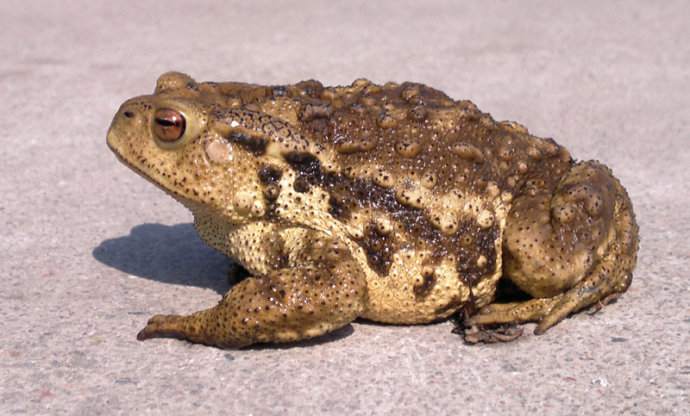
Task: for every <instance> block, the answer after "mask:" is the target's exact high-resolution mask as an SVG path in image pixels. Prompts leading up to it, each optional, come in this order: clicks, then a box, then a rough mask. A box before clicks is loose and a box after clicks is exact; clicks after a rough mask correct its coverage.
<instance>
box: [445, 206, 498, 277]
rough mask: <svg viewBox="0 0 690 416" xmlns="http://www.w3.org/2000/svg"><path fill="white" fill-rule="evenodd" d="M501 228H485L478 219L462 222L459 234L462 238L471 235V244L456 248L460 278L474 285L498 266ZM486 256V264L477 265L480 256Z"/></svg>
mask: <svg viewBox="0 0 690 416" xmlns="http://www.w3.org/2000/svg"><path fill="white" fill-rule="evenodd" d="M499 233H500V230H499V228H498V226H497V225H494V226H492V227H489V228H487V229H483V228H481V227H479V225H478V224H477V223H476V221H474V220H472V219H466V220H464V221H463V223H461V225H460V227H459V229H458V232H457V235H459V236H460V239H463V238H465V237H466V236H469V238H470V240H471V243H470V244H458V245H457V248H456V249H455V250H456V251H455V254H456V255H457V259H458V263H457V268H456V269H457V271H458V274H459V275H460V279H461V280H462V281H463V282H465V283H467V284H468V285H470V286H474V285H476V284H477V283H479V281H480V280H481V278H482V277H484V276H487V275H488V274H491V272H492V271H493V270H494V268H495V267H496V239H497V238H498V235H499ZM482 255H483V256H484V257H486V260H487V261H486V264H485V265H484V266H481V267H480V266H479V265H477V260H478V259H479V257H480V256H482Z"/></svg>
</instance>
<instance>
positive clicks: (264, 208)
mask: <svg viewBox="0 0 690 416" xmlns="http://www.w3.org/2000/svg"><path fill="white" fill-rule="evenodd" d="M107 142H108V146H109V147H110V149H111V150H112V151H113V152H114V153H115V154H116V155H117V157H118V158H119V159H120V160H121V161H122V162H123V163H124V164H126V165H127V166H128V167H130V168H131V169H133V170H134V171H135V172H137V173H139V174H140V175H141V176H143V177H144V178H146V179H147V180H149V181H151V182H152V183H154V184H155V185H157V186H158V187H159V188H161V189H162V190H163V191H165V192H166V193H168V194H169V195H170V196H172V197H173V198H175V199H176V200H178V201H179V202H181V203H182V204H183V205H184V206H185V207H187V208H188V209H189V210H191V211H192V213H193V214H194V225H195V228H196V230H197V232H198V234H199V236H200V237H201V238H202V239H203V240H204V241H205V242H206V243H208V244H209V245H211V246H212V247H214V248H216V249H217V250H219V251H221V252H222V253H225V254H226V255H228V256H229V257H231V258H232V259H234V260H235V261H236V262H237V263H238V264H239V265H241V266H242V267H243V268H244V269H246V271H247V273H248V276H247V277H246V278H244V279H243V280H241V281H239V282H238V283H237V284H235V285H234V286H233V287H232V288H231V290H230V291H229V292H228V293H227V294H226V295H225V296H224V297H223V298H222V300H221V301H220V302H219V303H218V304H217V305H215V306H213V307H211V308H209V309H206V310H203V311H199V312H196V313H193V314H191V315H189V316H182V315H156V316H154V317H153V318H151V319H150V320H149V321H148V324H147V325H146V326H145V328H144V329H142V330H141V332H139V334H138V336H137V338H138V339H139V340H145V339H148V338H151V337H154V336H160V335H168V336H170V335H172V336H175V337H179V338H181V339H186V340H189V341H191V342H198V343H204V344H208V345H215V346H218V347H227V348H240V347H244V346H248V345H251V344H254V343H278V342H290V341H295V340H301V339H306V338H311V337H316V336H319V335H322V334H324V333H327V332H329V331H333V330H335V329H337V328H340V327H342V326H344V325H346V324H348V323H350V322H352V321H353V320H354V319H356V318H364V319H368V320H372V321H377V322H386V323H393V324H423V323H429V322H432V321H437V320H440V319H443V318H447V317H449V316H451V315H453V314H458V313H459V314H460V316H462V319H463V320H464V325H465V326H466V327H468V328H470V329H472V330H471V331H468V333H471V334H473V335H471V336H468V340H470V338H471V339H474V340H477V339H478V340H492V339H502V337H501V336H498V337H496V336H492V335H491V331H492V330H495V329H494V328H495V327H496V326H497V325H506V324H507V325H512V326H514V325H516V324H520V323H525V322H536V324H537V325H536V329H535V331H534V332H535V334H541V333H543V332H544V331H546V330H547V329H549V328H550V327H552V326H553V325H554V324H556V323H558V322H559V321H561V320H563V319H564V318H565V317H566V316H568V315H569V314H571V313H574V312H577V311H580V310H582V309H584V308H587V307H590V306H594V307H601V306H602V305H604V304H606V303H607V302H609V301H610V300H612V299H615V298H616V297H618V296H619V295H620V294H622V293H623V292H625V291H626V290H627V288H628V287H629V286H630V283H631V281H632V270H633V268H634V267H635V262H636V255H637V249H638V228H637V224H636V222H635V216H634V213H633V209H632V205H631V202H630V199H629V197H628V195H627V193H626V191H625V189H624V188H623V186H621V184H620V182H619V181H618V180H617V179H616V178H615V177H614V176H613V175H612V173H611V171H610V170H609V169H608V168H607V167H606V166H604V165H603V164H601V163H599V162H597V161H583V162H579V161H576V160H574V159H573V158H572V157H571V155H570V153H569V152H568V151H567V150H566V149H565V148H563V147H562V146H560V145H558V144H556V143H555V142H554V141H553V140H551V139H541V138H538V137H534V136H532V135H530V134H529V133H528V131H527V129H525V127H523V126H521V125H520V124H517V123H515V122H511V121H502V122H497V121H495V120H494V119H493V118H492V117H491V116H490V115H489V114H487V113H483V112H481V111H479V110H478V109H477V107H476V106H475V105H474V104H472V103H471V102H469V101H455V100H453V99H451V98H449V97H448V96H447V95H446V94H444V93H442V92H441V91H438V90H435V89H432V88H429V87H427V86H424V85H421V84H416V83H410V82H405V83H402V84H397V83H392V82H391V83H387V84H385V85H376V84H374V83H372V82H370V81H368V80H366V79H359V80H357V81H355V82H353V83H352V85H350V86H345V87H324V86H323V85H321V83H319V82H317V81H304V82H300V83H297V84H294V85H281V86H261V85H253V84H244V83H238V82H227V83H215V82H205V83H198V82H196V81H195V80H194V79H192V78H191V77H189V76H187V75H184V74H181V73H175V72H171V73H167V74H164V75H162V76H161V77H160V78H159V79H158V82H157V85H156V88H155V91H154V93H153V95H145V96H140V97H136V98H132V99H130V100H128V101H126V102H125V103H124V104H122V106H121V108H120V109H119V111H118V112H117V114H116V115H115V118H114V120H113V122H112V125H111V126H110V130H109V131H108V135H107ZM501 279H503V281H510V282H512V284H514V286H517V288H519V289H520V290H521V291H523V292H524V293H526V294H527V295H529V296H528V297H527V298H526V299H520V300H518V301H513V302H507V303H498V302H496V296H497V287H498V286H499V285H498V283H499V281H500V280H501ZM477 333H479V334H482V333H487V334H489V335H487V336H482V335H479V336H477ZM514 337H515V335H513V336H508V337H507V338H508V339H512V338H514Z"/></svg>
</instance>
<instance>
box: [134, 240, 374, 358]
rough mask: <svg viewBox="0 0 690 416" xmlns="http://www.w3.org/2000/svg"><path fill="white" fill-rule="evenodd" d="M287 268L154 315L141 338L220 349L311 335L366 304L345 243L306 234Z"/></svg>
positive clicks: (340, 323)
mask: <svg viewBox="0 0 690 416" xmlns="http://www.w3.org/2000/svg"><path fill="white" fill-rule="evenodd" d="M307 234H309V235H308V236H305V237H309V240H306V241H308V242H307V243H304V244H305V246H304V247H300V248H299V250H298V251H297V252H293V253H292V255H290V256H288V257H289V260H287V261H288V263H289V267H285V268H281V269H278V270H275V271H272V272H269V273H267V274H265V275H260V276H256V277H247V278H246V279H244V280H242V281H241V282H240V283H238V284H237V285H235V286H234V287H233V288H232V289H231V290H230V291H229V292H228V293H227V294H226V295H225V296H224V297H223V299H222V300H221V301H220V302H219V303H218V304H217V305H216V306H214V307H213V308H210V309H207V310H203V311H199V312H196V313H194V314H192V315H189V316H179V315H156V316H154V317H153V318H151V319H150V320H149V322H148V324H147V325H146V327H145V328H144V329H142V330H141V332H139V334H138V335H137V339H139V340H145V339H148V338H151V337H154V336H158V335H172V336H175V337H178V338H181V339H186V340H189V341H192V342H200V343H204V344H208V345H216V346H219V347H222V348H241V347H244V346H247V345H251V344H254V343H260V342H288V341H295V340H299V339H306V338H312V337H315V336H318V335H322V334H324V333H326V332H329V331H331V330H334V329H337V328H340V327H342V326H343V325H346V324H348V323H349V322H352V321H353V320H354V319H355V318H356V317H357V316H359V315H360V314H361V313H362V311H363V308H364V304H365V301H366V296H367V291H366V285H365V281H364V274H363V273H362V270H361V268H360V267H359V265H358V263H357V262H356V261H355V260H354V258H353V257H352V255H351V253H350V251H349V250H348V249H347V247H345V245H344V244H342V243H339V242H337V241H336V240H334V239H331V238H329V237H326V236H315V235H316V234H317V233H316V232H312V231H310V232H308V233H307Z"/></svg>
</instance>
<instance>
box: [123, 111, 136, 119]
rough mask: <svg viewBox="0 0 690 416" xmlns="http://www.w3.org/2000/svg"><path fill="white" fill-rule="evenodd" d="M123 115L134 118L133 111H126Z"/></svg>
mask: <svg viewBox="0 0 690 416" xmlns="http://www.w3.org/2000/svg"><path fill="white" fill-rule="evenodd" d="M122 115H124V116H125V117H127V118H132V117H134V113H133V112H131V111H125V112H124V113H122Z"/></svg>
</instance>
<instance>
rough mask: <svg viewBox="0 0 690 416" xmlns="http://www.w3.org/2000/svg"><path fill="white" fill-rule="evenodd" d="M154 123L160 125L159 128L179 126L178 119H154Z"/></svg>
mask: <svg viewBox="0 0 690 416" xmlns="http://www.w3.org/2000/svg"><path fill="white" fill-rule="evenodd" d="M156 123H158V124H160V125H161V126H164V127H170V126H174V125H176V124H179V123H180V121H179V119H177V118H175V119H174V120H170V119H167V118H157V119H156Z"/></svg>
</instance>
